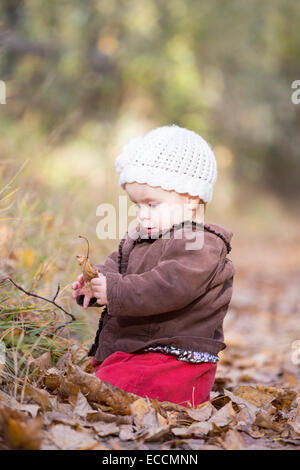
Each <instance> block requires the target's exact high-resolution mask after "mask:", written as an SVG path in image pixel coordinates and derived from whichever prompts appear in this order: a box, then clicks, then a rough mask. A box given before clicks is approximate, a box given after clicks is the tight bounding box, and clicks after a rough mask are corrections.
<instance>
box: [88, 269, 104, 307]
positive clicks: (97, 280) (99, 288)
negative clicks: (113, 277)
mask: <svg viewBox="0 0 300 470" xmlns="http://www.w3.org/2000/svg"><path fill="white" fill-rule="evenodd" d="M98 276H99V277H94V279H92V280H91V285H92V288H93V295H94V297H96V299H97V302H98V303H99V304H101V305H107V296H106V277H105V276H104V275H103V274H101V273H99V274H98Z"/></svg>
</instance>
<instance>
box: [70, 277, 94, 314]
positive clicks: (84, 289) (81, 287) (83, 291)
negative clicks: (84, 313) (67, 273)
mask: <svg viewBox="0 0 300 470" xmlns="http://www.w3.org/2000/svg"><path fill="white" fill-rule="evenodd" d="M72 289H74V290H75V292H73V294H72V297H73V298H74V299H76V297H78V295H84V300H83V305H82V306H83V308H84V309H86V308H87V306H88V305H89V303H90V300H91V298H92V297H93V293H92V292H91V290H90V289H89V287H88V286H87V285H86V283H85V282H84V280H83V274H80V275H79V276H78V278H77V282H73V284H72Z"/></svg>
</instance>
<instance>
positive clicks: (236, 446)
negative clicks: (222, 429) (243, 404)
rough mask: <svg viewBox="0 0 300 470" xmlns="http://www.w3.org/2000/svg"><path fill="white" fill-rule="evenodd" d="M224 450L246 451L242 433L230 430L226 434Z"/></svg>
mask: <svg viewBox="0 0 300 470" xmlns="http://www.w3.org/2000/svg"><path fill="white" fill-rule="evenodd" d="M222 445H223V447H224V449H226V450H243V449H245V443H244V441H243V438H242V435H241V433H240V432H238V431H236V430H235V429H229V430H228V431H227V432H226V435H225V439H224V440H223V443H222Z"/></svg>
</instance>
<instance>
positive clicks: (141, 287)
mask: <svg viewBox="0 0 300 470" xmlns="http://www.w3.org/2000/svg"><path fill="white" fill-rule="evenodd" d="M186 242H187V240H186V239H185V238H184V237H183V238H182V239H178V238H176V239H175V238H172V239H170V240H168V241H167V243H166V245H165V249H164V252H163V255H162V256H161V259H160V261H159V264H158V265H157V266H156V267H155V268H153V269H151V270H149V271H147V272H145V273H142V274H127V275H122V274H119V273H116V272H108V273H107V274H106V283H107V300H108V309H109V313H110V315H116V316H123V315H124V316H127V315H128V316H135V315H137V316H145V315H156V314H160V313H166V312H170V311H173V310H178V309H181V308H183V307H185V306H187V305H189V304H190V303H191V302H192V301H193V300H195V299H196V298H198V297H199V296H201V295H202V294H203V293H204V292H205V291H206V289H207V287H208V285H209V283H210V281H211V280H212V279H213V277H214V275H215V274H216V272H217V270H218V266H219V263H220V254H221V251H222V248H221V247H220V244H219V243H217V242H216V240H215V236H214V235H212V234H210V233H208V234H207V235H205V241H204V243H203V246H202V247H201V248H200V249H197V250H194V249H193V250H191V249H190V250H189V249H186Z"/></svg>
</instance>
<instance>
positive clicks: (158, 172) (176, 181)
mask: <svg viewBox="0 0 300 470" xmlns="http://www.w3.org/2000/svg"><path fill="white" fill-rule="evenodd" d="M168 174H170V173H168V171H163V170H162V169H161V168H153V167H148V166H146V165H145V167H144V169H143V170H141V167H136V166H134V165H130V164H127V165H126V166H125V167H124V168H123V170H122V171H121V173H120V178H119V185H120V186H121V187H122V189H124V190H125V183H134V182H136V183H141V184H143V183H147V184H148V185H149V186H154V187H157V186H159V187H161V188H162V189H165V190H167V191H172V190H174V191H176V192H177V193H181V194H186V193H188V194H190V195H191V196H199V197H200V198H201V199H202V201H203V202H206V203H209V202H210V201H211V200H212V194H213V186H212V184H210V183H209V182H208V181H201V180H199V178H195V177H192V176H189V175H183V174H178V175H176V173H174V172H173V173H172V178H170V180H169V181H168V179H167V178H166V176H167V175H168Z"/></svg>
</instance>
